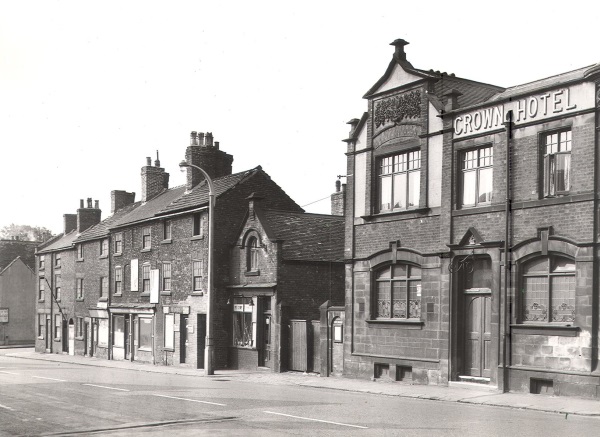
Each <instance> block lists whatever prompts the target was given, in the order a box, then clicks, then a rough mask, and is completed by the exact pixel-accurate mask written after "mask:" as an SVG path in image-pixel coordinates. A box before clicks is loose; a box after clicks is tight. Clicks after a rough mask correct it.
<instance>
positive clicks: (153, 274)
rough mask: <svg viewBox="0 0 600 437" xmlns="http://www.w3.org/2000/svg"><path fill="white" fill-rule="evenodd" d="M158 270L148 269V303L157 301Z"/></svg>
mask: <svg viewBox="0 0 600 437" xmlns="http://www.w3.org/2000/svg"><path fill="white" fill-rule="evenodd" d="M159 277H160V270H158V269H152V270H150V303H158V283H159Z"/></svg>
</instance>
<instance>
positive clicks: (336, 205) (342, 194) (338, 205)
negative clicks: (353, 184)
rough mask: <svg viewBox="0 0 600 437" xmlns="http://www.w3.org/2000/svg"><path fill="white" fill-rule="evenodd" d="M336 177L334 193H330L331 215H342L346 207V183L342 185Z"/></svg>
mask: <svg viewBox="0 0 600 437" xmlns="http://www.w3.org/2000/svg"><path fill="white" fill-rule="evenodd" d="M341 187H342V183H341V182H340V180H339V179H338V180H337V181H335V193H333V194H332V195H331V215H344V211H345V209H346V189H345V188H346V184H344V185H343V189H341V190H340V188H341Z"/></svg>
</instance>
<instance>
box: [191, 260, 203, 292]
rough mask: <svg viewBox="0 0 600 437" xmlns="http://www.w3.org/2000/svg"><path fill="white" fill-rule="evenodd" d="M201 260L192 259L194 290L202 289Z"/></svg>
mask: <svg viewBox="0 0 600 437" xmlns="http://www.w3.org/2000/svg"><path fill="white" fill-rule="evenodd" d="M202 270H203V263H202V261H192V275H193V277H192V285H193V290H194V291H202V276H203V271H202Z"/></svg>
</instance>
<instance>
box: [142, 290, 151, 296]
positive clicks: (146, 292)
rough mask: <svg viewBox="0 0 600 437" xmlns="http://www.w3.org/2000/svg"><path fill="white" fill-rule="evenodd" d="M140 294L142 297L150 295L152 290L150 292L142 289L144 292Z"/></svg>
mask: <svg viewBox="0 0 600 437" xmlns="http://www.w3.org/2000/svg"><path fill="white" fill-rule="evenodd" d="M140 296H141V297H150V292H149V291H142V292H141V293H140Z"/></svg>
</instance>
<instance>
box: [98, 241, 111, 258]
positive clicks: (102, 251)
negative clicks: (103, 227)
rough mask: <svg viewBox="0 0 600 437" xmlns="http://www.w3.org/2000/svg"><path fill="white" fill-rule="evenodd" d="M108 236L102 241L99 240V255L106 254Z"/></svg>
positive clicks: (103, 255) (105, 255) (104, 255)
mask: <svg viewBox="0 0 600 437" xmlns="http://www.w3.org/2000/svg"><path fill="white" fill-rule="evenodd" d="M108 248H109V245H108V238H104V239H103V240H102V241H100V257H101V258H103V257H107V256H108Z"/></svg>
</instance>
